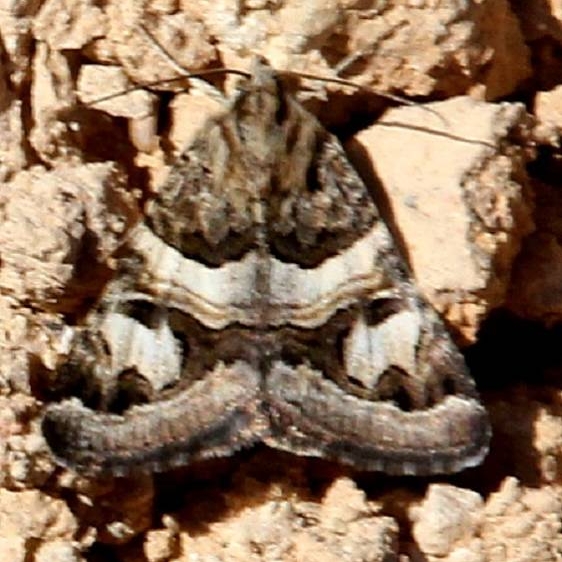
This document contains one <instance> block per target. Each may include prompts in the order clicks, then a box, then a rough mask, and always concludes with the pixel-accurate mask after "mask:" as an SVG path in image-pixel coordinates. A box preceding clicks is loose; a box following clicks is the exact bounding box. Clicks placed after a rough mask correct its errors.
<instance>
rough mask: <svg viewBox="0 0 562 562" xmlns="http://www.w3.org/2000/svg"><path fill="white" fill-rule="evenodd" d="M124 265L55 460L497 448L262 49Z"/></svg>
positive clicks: (337, 163)
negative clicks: (250, 451)
mask: <svg viewBox="0 0 562 562" xmlns="http://www.w3.org/2000/svg"><path fill="white" fill-rule="evenodd" d="M115 257H116V260H117V262H118V264H119V265H118V268H117V271H116V273H115V276H114V278H113V279H112V280H111V281H110V282H109V283H108V285H107V286H106V287H105V289H104V291H103V293H102V295H101V298H100V299H99V302H98V303H97V304H96V305H95V307H94V308H93V310H92V311H91V312H90V313H89V314H88V316H87V318H86V320H85V322H84V324H83V325H82V326H80V327H79V328H77V329H76V330H75V336H74V339H73V342H72V347H71V350H70V353H69V355H68V357H67V358H66V360H65V363H64V364H63V365H62V366H61V370H60V376H61V377H63V378H64V377H66V378H69V377H70V378H72V377H74V378H76V379H77V380H80V381H82V384H83V385H84V386H85V388H86V390H83V394H84V395H85V396H83V397H82V398H83V399H84V402H83V401H82V400H80V399H79V398H77V397H71V398H66V399H64V400H62V401H61V402H58V403H52V404H50V405H48V407H47V408H46V412H45V415H44V418H43V421H42V430H43V434H44V436H45V438H46V440H47V443H48V444H49V446H50V448H51V450H52V452H53V454H54V456H55V457H56V459H57V460H58V461H59V462H60V463H61V464H63V465H66V466H68V467H71V468H73V469H75V470H77V471H79V472H83V473H85V474H90V475H95V474H103V473H109V474H113V475H125V474H129V473H131V472H134V471H136V470H145V471H163V470H167V469H170V468H172V467H175V466H180V465H186V464H189V463H192V462H195V461H200V460H203V459H208V458H212V457H221V456H227V455H231V454H233V453H235V452H236V451H238V450H240V449H242V448H245V447H250V446H252V445H253V444H255V443H258V442H262V443H265V444H267V445H268V446H270V447H274V448H277V449H281V450H285V451H290V452H292V453H294V454H296V455H305V456H312V457H322V458H326V459H331V460H335V461H338V462H340V463H343V464H347V465H352V466H353V467H356V468H357V469H360V470H367V471H382V472H385V473H388V474H395V475H402V474H412V475H428V474H435V473H452V472H456V471H460V470H462V469H464V468H466V467H470V466H474V465H477V464H478V463H480V462H481V461H482V459H483V457H484V456H485V454H486V452H487V449H488V443H489V438H490V427H489V422H488V418H487V415H486V411H485V409H484V407H483V406H482V404H481V402H480V400H479V397H478V394H477V392H476V389H475V385H474V382H473V380H472V378H471V376H470V374H469V372H468V370H467V367H466V365H465V362H464V360H463V357H462V355H461V353H460V352H459V350H458V349H457V347H456V346H455V345H454V343H453V342H452V340H451V338H450V336H449V335H448V333H447V331H446V329H445V327H444V325H443V322H442V321H441V319H440V318H439V317H438V315H437V314H436V312H435V311H434V310H433V309H432V308H431V307H430V306H429V305H428V303H427V302H426V301H424V299H423V298H422V297H421V296H420V294H419V292H418V290H417V289H416V286H415V284H414V282H413V280H412V278H411V276H410V274H409V272H408V269H407V267H406V264H405V262H404V260H403V258H402V257H401V256H400V254H399V252H398V250H397V247H396V245H395V243H394V242H393V240H392V238H391V235H390V233H389V230H388V228H387V227H386V225H385V223H384V221H383V220H382V219H381V216H380V213H379V211H378V209H377V207H376V205H375V203H374V202H373V200H372V198H371V196H370V194H369V191H368V189H367V188H366V186H365V185H364V183H363V182H362V180H361V179H360V178H359V176H358V174H357V173H356V171H355V170H354V169H353V167H352V166H351V164H350V163H349V161H348V159H347V158H346V155H345V152H344V150H343V148H342V146H341V145H340V143H339V142H338V140H337V139H336V137H334V136H333V135H332V134H330V133H329V132H328V131H327V130H326V129H324V128H323V127H322V125H321V124H320V123H319V122H318V121H317V119H316V118H315V117H314V116H313V115H312V114H310V113H309V112H307V111H306V110H305V109H304V108H303V107H302V106H301V105H300V104H299V103H298V102H297V101H296V100H295V99H293V97H291V95H290V94H289V93H288V92H287V91H286V88H285V86H284V84H283V80H282V78H281V77H280V76H279V75H277V74H276V73H275V72H274V71H273V70H272V68H271V67H270V66H269V65H268V63H267V62H266V61H265V60H263V59H256V61H255V63H254V66H253V69H252V72H251V75H250V76H249V77H247V78H244V79H242V80H241V82H240V84H239V86H238V90H237V93H236V95H235V96H234V97H233V99H232V100H231V103H230V106H229V107H228V109H227V110H226V111H225V112H224V114H222V115H221V116H219V117H215V118H213V119H211V120H209V121H208V122H207V123H206V125H205V126H204V127H203V129H202V130H201V131H200V133H199V134H198V135H197V136H196V138H195V140H194V142H193V143H192V144H191V146H190V147H189V148H187V149H186V150H184V151H183V153H182V154H181V155H180V156H179V157H178V160H177V163H176V164H175V166H174V167H173V169H172V171H171V172H170V174H169V177H168V178H167V180H166V181H165V183H164V184H163V186H162V187H161V188H160V190H159V192H158V193H157V195H156V196H155V198H154V199H153V200H152V202H151V203H150V204H149V206H148V208H147V211H146V214H145V217H144V219H143V220H142V221H141V222H139V223H138V224H137V225H136V226H135V227H133V229H132V230H131V232H130V233H129V235H128V237H127V239H126V241H125V242H124V244H123V246H122V247H121V248H120V249H119V251H118V253H117V255H116V256H115ZM94 381H96V382H94Z"/></svg>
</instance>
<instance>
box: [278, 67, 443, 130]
mask: <svg viewBox="0 0 562 562" xmlns="http://www.w3.org/2000/svg"><path fill="white" fill-rule="evenodd" d="M279 74H284V75H286V76H294V77H295V78H304V79H305V80H318V81H320V82H328V83H331V84H340V85H341V86H349V87H351V88H355V89H356V90H363V91H365V92H370V93H372V94H375V95H376V96H379V97H381V98H384V99H387V100H390V101H394V102H397V103H399V104H401V105H407V106H410V107H419V108H420V109H423V110H424V111H427V112H429V113H431V114H432V115H435V116H436V117H437V118H438V119H439V120H440V121H441V123H442V124H443V125H444V126H448V122H447V120H446V119H445V117H443V115H441V114H440V113H439V112H438V111H435V110H434V109H431V108H430V107H427V106H425V105H423V104H422V103H419V102H416V101H413V100H409V99H408V98H406V97H404V96H399V95H397V94H390V93H388V92H380V91H378V90H376V89H375V88H373V87H372V86H363V85H362V84H357V83H356V82H353V81H352V80H346V79H345V78H330V77H326V76H317V75H316V74H309V73H307V72H299V71H294V70H283V71H280V72H279Z"/></svg>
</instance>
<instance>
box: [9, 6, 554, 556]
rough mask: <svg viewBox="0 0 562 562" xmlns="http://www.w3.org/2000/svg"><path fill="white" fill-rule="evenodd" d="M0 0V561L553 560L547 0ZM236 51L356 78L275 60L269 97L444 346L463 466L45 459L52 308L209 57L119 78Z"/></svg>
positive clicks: (153, 161)
mask: <svg viewBox="0 0 562 562" xmlns="http://www.w3.org/2000/svg"><path fill="white" fill-rule="evenodd" d="M4 4H5V5H3V6H2V9H1V10H0V36H1V39H2V40H1V41H0V50H1V59H0V60H1V61H2V64H1V65H0V101H1V103H0V124H1V126H0V181H2V189H1V191H0V318H1V322H0V559H1V560H10V561H14V562H20V561H21V562H47V561H49V562H80V561H102V560H112V561H113V560H115V561H120V562H121V561H123V562H165V561H166V562H180V561H181V562H188V561H190V562H192V561H202V562H203V561H204V562H218V561H228V562H235V561H240V562H242V561H244V562H247V561H254V560H255V561H260V560H264V561H289V562H290V561H307V562H309V561H316V560H318V561H323V562H324V561H332V560H333V561H338V560H339V561H342V560H343V561H346V562H347V561H349V562H361V561H372V562H376V561H381V562H382V561H385V562H388V561H390V560H404V561H405V560H410V561H412V562H415V561H420V562H421V561H430V562H437V561H440V562H461V561H463V562H466V561H468V562H472V561H474V562H480V561H481V562H485V561H492V562H496V561H497V562H503V561H506V562H507V561H509V562H513V561H517V562H524V561H529V562H550V561H553V562H554V561H557V560H561V559H562V540H561V537H562V532H561V530H562V529H561V527H562V520H561V515H560V514H561V512H562V391H561V390H560V388H561V385H560V382H561V381H562V377H561V368H562V367H561V366H562V356H561V354H560V351H559V349H561V348H562V346H561V345H560V339H561V338H562V332H561V330H560V328H559V325H560V322H561V320H562V290H561V287H562V244H561V242H560V241H561V240H562V221H561V220H560V217H561V216H562V198H561V196H560V192H559V191H558V189H559V187H558V185H559V182H560V180H559V178H560V173H559V172H560V168H559V166H560V164H559V160H560V158H559V149H560V143H559V136H560V130H562V109H559V106H560V108H562V90H561V89H560V88H561V87H562V86H560V82H562V78H560V77H562V60H561V59H560V52H561V49H560V47H561V44H562V33H561V32H560V26H561V24H562V12H561V11H560V7H559V6H558V5H557V3H556V2H554V1H552V0H551V1H540V2H539V1H538V0H529V1H527V2H514V3H511V4H510V3H509V2H508V1H507V0H485V1H478V2H477V1H469V2H462V3H453V2H442V3H439V2H437V3H436V2H432V3H404V2H398V1H393V0H389V1H384V2H380V1H379V2H375V1H372V2H369V1H367V2H362V3H353V2H349V1H344V0H329V1H326V0H321V1H320V0H313V1H310V2H301V1H298V0H276V1H273V2H271V1H269V2H266V1H264V0H247V1H246V2H234V1H228V0H226V1H223V2H190V1H189V0H144V1H142V2H139V1H138V0H119V1H117V0H108V1H106V2H103V3H100V2H94V1H93V0H43V1H42V2H29V1H27V0H14V1H12V2H5V3H4ZM406 4H408V5H406ZM162 47H163V48H162ZM164 51H165V52H164ZM166 53H167V54H166ZM254 54H260V55H262V56H264V57H266V58H267V59H268V60H269V62H270V63H271V65H272V66H273V67H274V68H277V69H279V70H285V69H291V70H296V71H299V72H302V73H309V74H314V75H316V76H319V77H324V78H334V77H337V76H339V77H342V78H345V79H347V80H350V81H351V82H353V83H355V84H358V85H361V86H364V87H365V88H364V89H363V90H358V89H357V88H353V87H350V86H345V85H340V84H333V83H327V82H321V81H315V80H297V81H296V83H295V96H296V97H297V98H298V99H299V101H301V103H303V104H304V105H305V106H306V107H307V108H308V109H309V110H310V111H312V112H313V113H314V114H316V115H317V116H318V117H319V119H320V120H321V122H322V123H323V124H324V125H325V126H326V127H328V128H329V129H330V130H333V131H335V132H337V133H338V134H339V135H340V136H341V137H342V139H343V140H345V141H346V148H347V149H348V152H349V156H350V159H351V160H352V161H353V163H354V165H355V167H356V168H357V169H358V170H359V172H360V173H361V175H362V176H363V178H364V179H365V181H367V182H368V184H369V185H372V186H374V187H373V189H374V190H375V193H374V197H375V199H376V201H377V204H378V205H379V208H380V209H381V211H382V212H383V214H384V216H385V218H386V220H387V223H388V225H389V227H390V228H391V230H392V232H393V234H394V235H395V237H396V240H397V243H398V245H399V247H400V248H401V250H402V252H403V253H404V255H405V256H406V258H407V260H408V263H409V265H410V267H411V269H412V272H413V274H414V277H415V279H416V282H417V284H418V286H419V288H420V290H421V291H422V292H423V294H424V295H425V296H426V298H427V299H428V300H429V301H430V302H431V303H432V304H433V306H434V307H435V308H436V309H437V310H438V312H439V313H440V314H441V315H442V317H443V318H444V320H445V321H446V324H447V327H448V328H449V329H450V331H451V333H452V335H453V337H454V339H455V341H456V342H457V343H458V344H459V345H460V346H461V348H462V349H463V351H465V353H466V357H467V360H468V361H469V364H470V366H471V368H472V370H473V374H474V375H475V378H476V380H477V383H478V385H479V387H480V389H481V393H482V398H483V401H484V403H485V405H486V407H487V409H488V411H489V413H490V418H491V422H492V429H493V438H492V443H491V450H490V453H489V455H488V457H487V459H486V460H485V461H484V463H483V464H482V465H481V466H479V467H477V468H474V469H471V470H468V471H465V472H464V473H462V474H459V475H454V476H447V477H445V476H443V477H434V478H432V479H421V478H389V477H387V476H384V475H380V474H366V473H356V472H354V471H352V470H351V469H349V468H345V467H342V466H338V465H336V464H332V463H328V462H323V461H319V460H311V459H305V458H299V457H296V456H293V455H289V454H284V453H280V452H275V451H272V450H269V449H267V448H265V447H257V448H255V449H252V450H249V451H243V452H241V453H239V454H237V455H234V456H233V457H231V458H226V459H217V460H212V461H209V462H206V463H201V464H200V465H196V466H191V467H187V468H181V469H177V470H173V471H169V472H167V473H164V474H159V475H150V474H147V475H142V476H137V477H130V478H108V477H106V478H97V479H91V478H90V479H87V478H84V477H82V476H79V475H77V474H75V473H73V472H72V471H70V470H66V469H63V468H61V467H58V466H57V465H56V464H55V462H54V460H53V459H52V457H51V454H50V452H49V450H48V448H47V445H46V443H45V441H44V440H43V437H42V435H41V431H40V420H41V415H42V412H43V410H44V406H45V404H46V403H47V402H48V401H49V399H50V397H49V389H50V388H51V386H52V384H55V382H56V367H57V364H58V362H59V360H60V357H61V356H64V354H65V352H66V351H67V347H68V341H69V330H71V328H70V326H71V325H72V324H75V323H76V322H77V321H79V319H80V318H81V317H82V316H83V314H84V312H85V311H87V310H88V307H89V306H91V303H92V302H94V301H95V299H96V296H97V295H99V292H100V290H101V288H102V287H103V286H104V284H105V283H106V282H107V280H108V279H109V278H110V277H111V272H112V271H113V269H114V265H115V264H114V262H113V261H112V260H113V254H114V252H115V251H116V249H117V248H119V246H120V243H121V241H122V240H123V237H125V236H126V235H127V232H128V230H129V228H130V227H131V225H133V224H134V223H135V222H136V221H137V220H138V218H139V216H140V215H141V214H142V212H143V208H144V204H145V202H146V201H148V200H149V199H150V197H151V195H153V194H154V193H156V192H157V191H158V186H159V185H160V184H161V183H162V181H163V179H164V178H165V177H166V174H167V173H168V171H169V169H170V166H171V165H173V161H174V157H175V156H176V155H177V153H178V151H180V150H181V149H182V148H183V147H184V146H185V145H186V144H187V143H189V141H190V139H191V138H192V136H193V134H194V132H195V131H197V129H198V127H200V125H201V123H202V122H203V121H204V120H205V119H207V118H208V117H209V116H210V115H212V114H213V113H215V112H216V111H220V110H221V108H223V107H224V103H225V102H224V99H225V97H227V96H229V95H230V94H231V93H232V91H233V88H234V86H235V79H234V78H231V77H227V78H225V77H224V76H219V77H215V78H213V79H211V80H210V82H203V81H201V80H196V79H193V80H186V79H183V80H181V81H176V82H173V83H171V82H168V83H161V84H159V85H156V86H152V87H150V88H149V87H145V88H141V89H137V90H130V88H131V87H133V86H143V85H147V84H149V83H153V82H155V81H158V80H160V81H162V80H164V79H169V78H172V77H177V76H178V75H179V73H180V71H179V68H180V67H183V68H186V69H189V70H190V71H199V70H204V69H208V68H213V67H229V68H236V69H248V67H249V64H250V61H251V57H252V55H254ZM375 92H381V93H385V92H386V93H393V94H400V95H401V96H404V97H406V98H409V99H416V100H417V102H419V103H416V104H414V105H413V106H412V105H406V104H398V105H397V104H396V103H394V102H391V101H389V100H387V99H384V98H381V97H378V96H376V95H375ZM110 94H115V95H114V96H113V97H110V98H108V95H110ZM102 98H104V100H103V101H102ZM506 100H509V101H506ZM92 102H98V103H92ZM390 106H394V107H393V108H390Z"/></svg>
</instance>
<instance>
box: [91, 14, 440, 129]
mask: <svg viewBox="0 0 562 562" xmlns="http://www.w3.org/2000/svg"><path fill="white" fill-rule="evenodd" d="M139 28H140V30H141V31H142V32H143V33H144V35H145V36H146V37H147V38H148V39H149V40H150V42H151V43H152V45H153V46H154V47H155V48H156V50H157V51H158V52H159V53H160V54H161V55H162V56H163V57H164V58H165V59H166V60H167V61H168V63H169V64H170V66H171V67H173V68H174V70H176V72H178V73H179V74H180V76H174V77H170V78H164V79H160V80H154V81H152V82H146V83H144V84H140V85H138V86H131V87H130V88H125V89H123V90H120V91H118V92H114V93H112V94H108V95H107V96H103V97H101V98H98V99H96V100H93V101H91V102H88V103H87V104H86V105H90V106H92V105H95V104H99V103H101V102H104V101H107V100H110V99H113V98H116V97H119V96H123V95H126V94H129V93H131V92H134V91H136V90H141V89H143V88H150V87H153V86H161V85H163V84H171V83H173V82H179V81H181V80H185V79H187V80H197V82H198V87H200V88H201V89H202V90H204V91H206V93H207V94H209V95H210V96H211V97H213V98H215V99H217V98H218V99H219V101H221V102H224V101H225V98H224V95H223V94H222V93H221V92H220V90H218V89H217V88H215V87H214V86H212V85H211V84H209V82H207V81H205V80H203V78H204V77H208V76H213V75H218V74H233V75H236V76H241V77H243V78H249V77H250V73H249V72H245V71H243V70H238V69H234V68H210V69H205V70H198V71H197V72H190V71H189V70H187V69H186V68H184V67H183V66H182V65H181V64H179V63H178V62H177V61H176V60H175V59H174V57H173V56H172V55H171V54H170V53H169V52H168V51H167V50H166V48H165V47H164V46H163V45H162V44H161V43H160V42H159V41H158V39H157V38H156V37H155V36H154V35H153V34H152V32H151V31H150V30H149V29H148V28H147V27H146V26H145V25H144V24H142V23H140V24H139ZM340 71H341V69H339V70H337V72H340ZM279 74H280V75H284V76H289V77H294V78H301V79H305V80H316V81H319V82H326V83H331V84H339V85H341V86H348V87H350V88H355V89H356V90H362V91H366V92H370V93H373V94H375V95H377V96H379V97H381V98H383V99H387V100H390V101H393V102H396V103H399V104H401V105H407V106H410V107H419V108H421V109H423V110H424V111H427V112H429V113H431V114H432V115H434V116H435V117H437V118H438V119H439V120H440V121H441V123H442V124H443V126H445V127H447V126H448V125H449V124H448V122H447V120H446V119H445V118H444V117H443V116H442V115H441V114H440V113H439V112H438V111H435V110H434V109H431V108H429V107H427V106H425V105H423V104H421V103H418V102H415V101H412V100H410V99H408V98H406V97H404V96H400V95H397V94H390V93H388V92H381V91H378V90H376V89H375V88H373V87H371V86H363V85H361V84H357V83H356V82H353V81H352V80H346V79H345V78H337V77H334V78H330V77H326V76H318V75H316V74H311V73H307V72H299V71H293V70H283V71H279Z"/></svg>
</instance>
